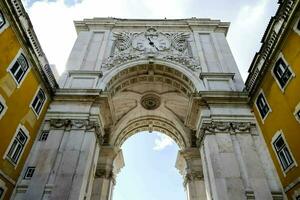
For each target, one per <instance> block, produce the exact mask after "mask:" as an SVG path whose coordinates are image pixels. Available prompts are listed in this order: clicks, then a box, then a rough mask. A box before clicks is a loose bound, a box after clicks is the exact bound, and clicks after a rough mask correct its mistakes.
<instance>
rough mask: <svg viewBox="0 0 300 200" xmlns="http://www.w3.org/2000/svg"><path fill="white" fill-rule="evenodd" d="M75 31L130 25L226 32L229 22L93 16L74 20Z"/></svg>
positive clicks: (196, 19) (201, 19)
mask: <svg viewBox="0 0 300 200" xmlns="http://www.w3.org/2000/svg"><path fill="white" fill-rule="evenodd" d="M74 24H75V28H76V31H77V33H78V32H80V31H90V30H93V29H95V28H97V27H101V28H103V27H107V28H122V27H128V26H131V27H133V28H144V27H151V26H155V27H162V28H163V27H174V28H183V29H184V28H185V29H191V28H196V27H198V28H201V27H202V28H203V30H204V29H205V30H208V31H214V32H223V33H224V34H227V32H228V29H229V25H230V23H229V22H221V21H220V20H212V19H208V18H195V17H193V18H188V19H120V18H93V19H84V20H81V21H74Z"/></svg>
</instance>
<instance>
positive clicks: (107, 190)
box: [91, 146, 124, 200]
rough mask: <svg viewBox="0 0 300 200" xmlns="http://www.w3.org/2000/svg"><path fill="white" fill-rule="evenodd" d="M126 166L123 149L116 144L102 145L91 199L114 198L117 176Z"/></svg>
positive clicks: (108, 199)
mask: <svg viewBox="0 0 300 200" xmlns="http://www.w3.org/2000/svg"><path fill="white" fill-rule="evenodd" d="M123 166H124V160H123V154H122V150H121V149H119V148H118V147H114V146H102V147H101V149H100V155H99V159H98V164H97V168H96V173H95V177H94V183H93V189H92V195H91V200H112V194H113V189H114V185H115V184H116V180H115V177H116V175H117V173H118V172H119V171H120V170H121V168H122V167H123Z"/></svg>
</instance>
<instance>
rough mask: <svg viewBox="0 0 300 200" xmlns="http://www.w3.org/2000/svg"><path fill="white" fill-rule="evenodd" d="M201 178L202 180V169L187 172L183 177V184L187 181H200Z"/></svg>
mask: <svg viewBox="0 0 300 200" xmlns="http://www.w3.org/2000/svg"><path fill="white" fill-rule="evenodd" d="M201 180H203V172H202V171H192V172H188V173H187V174H186V175H185V177H184V182H183V185H184V186H186V184H187V183H189V182H192V181H201Z"/></svg>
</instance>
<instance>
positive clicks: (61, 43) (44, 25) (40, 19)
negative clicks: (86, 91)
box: [23, 0, 276, 78]
mask: <svg viewBox="0 0 300 200" xmlns="http://www.w3.org/2000/svg"><path fill="white" fill-rule="evenodd" d="M218 1H220V3H222V2H223V4H224V5H227V4H226V2H227V1H226V0H218ZM23 2H24V4H25V7H26V9H27V12H28V13H29V16H30V18H31V20H32V23H33V26H34V29H35V31H36V33H37V36H38V38H39V41H40V43H41V45H42V47H43V49H44V51H45V54H46V55H47V57H48V60H49V62H50V63H51V64H55V65H56V66H57V68H58V71H59V73H60V74H61V73H62V72H63V70H64V69H65V64H66V61H67V58H68V56H69V53H70V51H71V49H72V46H73V44H74V42H75V39H76V32H75V28H74V24H73V21H74V20H82V19H84V18H93V17H108V16H113V17H119V18H164V17H167V18H188V17H191V16H190V15H191V13H190V12H189V9H191V8H190V7H191V6H190V5H197V4H195V3H196V2H198V0H195V1H194V0H189V1H182V0H163V1H161V0H143V1H141V0H108V1H107V0H81V1H80V0H77V1H75V2H77V3H76V4H74V5H72V6H70V5H66V4H65V3H64V0H56V1H52V0H51V1H50V0H43V1H37V2H34V3H33V4H32V5H31V6H30V7H29V6H26V5H29V4H28V2H29V0H23ZM244 2H246V3H247V1H244ZM255 2H256V4H255V3H254V2H253V1H252V0H249V1H248V3H251V4H252V5H250V4H249V5H245V4H246V3H244V6H242V7H240V9H239V11H237V12H238V14H237V17H236V18H235V19H233V20H232V21H233V23H232V25H231V28H230V30H229V34H228V41H229V43H230V46H231V48H232V51H233V53H234V55H235V58H236V60H237V64H238V66H239V68H240V70H241V73H242V76H243V77H244V78H245V77H246V75H247V69H248V67H249V65H250V62H251V60H252V58H253V56H254V53H255V51H257V50H258V47H259V46H260V43H259V41H260V39H261V36H262V33H263V31H264V30H265V27H266V24H267V22H268V21H269V18H270V14H271V13H270V10H272V9H274V5H276V3H274V2H273V1H271V0H255ZM187 4H189V6H188V5H187ZM203 4H204V2H203ZM223 4H222V5H223ZM205 5H206V6H205V7H203V6H200V7H199V12H197V13H198V15H200V16H197V17H203V16H201V13H206V15H208V14H209V13H210V12H209V11H210V10H211V13H212V16H210V17H211V18H215V17H216V13H218V12H216V11H215V7H214V5H215V4H214V3H212V2H209V3H207V2H206V3H205ZM197 7H198V6H197ZM192 8H193V9H194V7H192ZM224 9H226V10H228V12H226V13H227V14H228V16H229V15H230V13H231V12H236V11H235V10H234V11H232V10H230V5H229V4H228V8H224ZM194 10H195V9H194ZM197 10H198V9H197ZM274 10H275V9H274ZM267 11H269V12H267ZM226 13H225V12H224V15H226ZM194 14H195V12H194ZM230 16H231V15H230ZM217 18H221V19H222V16H219V15H217ZM224 18H227V16H224Z"/></svg>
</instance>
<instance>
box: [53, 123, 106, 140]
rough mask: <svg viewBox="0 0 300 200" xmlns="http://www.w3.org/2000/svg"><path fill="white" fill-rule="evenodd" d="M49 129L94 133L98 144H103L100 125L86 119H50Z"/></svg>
mask: <svg viewBox="0 0 300 200" xmlns="http://www.w3.org/2000/svg"><path fill="white" fill-rule="evenodd" d="M50 127H52V128H54V129H66V130H71V129H81V130H85V131H94V132H95V134H96V136H97V139H98V140H99V143H100V144H102V143H103V136H102V134H101V130H100V125H99V124H98V123H97V122H95V121H90V120H87V119H51V120H50Z"/></svg>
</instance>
